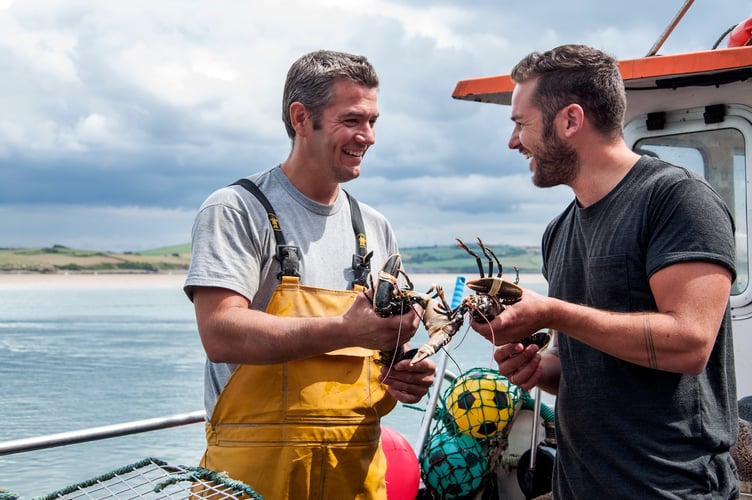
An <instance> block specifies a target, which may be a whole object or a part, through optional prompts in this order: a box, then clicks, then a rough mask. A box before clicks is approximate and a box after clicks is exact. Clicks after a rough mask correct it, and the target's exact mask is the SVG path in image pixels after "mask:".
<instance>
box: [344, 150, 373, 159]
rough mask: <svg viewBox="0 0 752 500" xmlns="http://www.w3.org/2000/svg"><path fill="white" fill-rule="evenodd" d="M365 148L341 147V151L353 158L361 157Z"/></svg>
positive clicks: (364, 152)
mask: <svg viewBox="0 0 752 500" xmlns="http://www.w3.org/2000/svg"><path fill="white" fill-rule="evenodd" d="M366 149H368V148H366ZM366 149H343V150H342V152H343V153H345V154H346V155H347V156H353V157H355V158H363V156H364V155H365V154H366Z"/></svg>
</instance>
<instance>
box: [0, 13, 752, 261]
mask: <svg viewBox="0 0 752 500" xmlns="http://www.w3.org/2000/svg"><path fill="white" fill-rule="evenodd" d="M676 9H677V6H675V5H673V4H670V3H668V2H648V1H647V0H637V1H635V2H631V3H620V4H613V3H603V2H596V1H595V0H574V1H571V2H548V3H546V8H545V9H543V8H541V7H540V4H539V3H536V2H528V3H520V4H515V6H514V8H511V7H510V6H509V4H505V3H503V2H497V1H491V0H479V1H477V2H473V3H472V4H468V3H466V2H458V1H454V0H443V1H437V2H431V3H430V4H426V3H425V2H422V1H418V0H371V1H368V0H365V1H362V2H348V1H345V0H318V1H311V0H308V1H304V0H282V1H278V2H267V3H263V2H241V1H232V0H217V1H212V2H209V1H205V0H160V1H158V2H155V1H153V0H149V1H146V0H133V1H129V2H101V1H98V0H25V1H23V2H12V1H9V0H5V1H1V0H0V73H2V75H3V78H2V79H1V80H0V109H2V110H3V112H2V113H0V176H1V177H0V209H2V212H1V213H2V216H3V219H4V220H3V221H2V222H0V224H1V225H0V228H2V233H0V234H2V240H3V241H2V242H0V244H3V245H8V244H10V243H11V242H12V244H13V245H20V246H24V245H31V244H32V242H34V244H37V243H44V244H64V245H68V246H75V244H74V243H76V244H84V243H86V246H90V247H94V248H106V249H109V250H118V249H122V250H134V249H137V248H145V247H144V245H145V244H147V243H146V242H149V243H148V244H149V245H154V246H163V245H171V244H176V243H182V242H186V241H188V239H189V231H190V225H189V224H186V223H185V221H186V220H187V219H190V217H189V216H188V215H189V214H192V213H195V210H196V209H197V208H198V206H199V205H200V203H201V202H202V201H203V199H204V198H205V197H206V196H207V195H208V194H209V193H210V192H211V191H213V190H214V189H216V188H217V187H220V186H222V185H225V184H228V183H230V182H232V181H234V180H235V179H237V178H239V177H241V176H245V175H248V174H250V173H252V172H256V171H260V170H263V169H266V168H269V167H272V166H274V165H276V164H278V163H279V162H281V161H282V160H284V158H285V157H286V156H287V154H288V152H289V147H290V144H289V141H288V139H287V137H286V135H285V132H284V127H283V125H282V123H281V119H280V116H281V109H280V107H281V93H282V85H283V82H284V77H285V74H286V72H287V69H288V68H289V66H290V64H291V63H292V62H293V60H295V59H296V58H297V57H299V56H300V55H302V54H303V53H305V52H308V51H311V50H316V49H320V48H329V49H335V50H344V51H347V52H354V53H361V54H365V55H367V56H368V58H369V59H370V60H371V61H372V62H373V64H374V66H375V67H376V69H377V71H378V72H379V76H380V80H381V88H380V93H379V108H380V112H381V117H380V119H379V123H378V125H377V144H376V146H375V147H373V148H372V149H371V150H369V152H368V155H367V157H366V160H365V163H364V168H363V175H362V178H361V179H359V180H357V181H355V182H353V183H350V184H349V185H348V186H347V188H348V190H350V191H351V192H353V193H354V194H355V195H356V196H357V197H358V198H359V199H361V200H362V201H364V202H366V203H369V204H371V205H373V206H375V207H377V208H379V209H380V210H382V211H383V212H384V213H386V214H387V215H388V216H389V217H390V219H391V221H392V224H393V226H394V228H395V231H396V232H397V235H398V237H399V239H400V241H401V242H402V244H403V245H405V244H406V243H409V244H412V243H413V242H425V243H428V244H436V243H438V244H442V243H444V242H447V241H449V242H451V241H453V238H454V237H455V236H461V235H464V234H466V233H472V234H470V235H469V236H468V237H470V238H472V237H474V236H475V235H476V233H477V235H484V238H485V239H488V241H494V240H497V241H499V242H515V243H525V244H533V245H535V244H538V242H539V238H540V232H541V231H542V228H543V226H544V225H545V223H546V221H547V220H548V219H550V218H551V217H552V216H553V215H554V214H555V213H557V212H558V211H559V210H561V208H563V206H564V205H565V204H566V203H568V202H569V201H570V199H571V194H570V193H569V192H568V191H567V190H566V189H563V190H554V191H553V193H555V194H552V193H549V192H541V190H539V189H537V188H535V187H533V186H532V185H531V183H530V181H529V172H528V171H527V165H526V162H525V161H524V160H522V159H521V157H520V156H519V155H517V154H516V153H512V152H510V151H508V150H507V147H506V142H507V139H508V135H509V133H510V131H511V122H510V121H509V114H508V113H509V110H508V109H507V108H505V107H502V106H493V105H484V104H478V103H470V102H464V101H455V100H453V99H452V98H451V93H452V91H453V89H454V86H455V85H456V83H457V82H458V81H459V80H462V79H466V78H474V77H481V76H487V75H494V74H501V73H506V72H508V71H509V70H510V69H511V67H512V66H513V65H514V63H515V62H516V61H517V60H518V59H519V58H520V57H522V56H523V55H525V54H526V53H528V52H529V51H532V50H545V49H548V48H550V47H552V46H554V45H558V44H560V43H567V42H578V43H589V44H592V45H595V46H598V47H600V48H602V49H604V50H606V51H608V52H610V53H612V54H614V55H616V56H617V57H619V58H631V57H639V56H642V55H644V54H645V53H646V52H647V51H648V50H649V49H650V47H651V46H652V45H653V43H654V42H655V40H656V39H658V37H659V36H660V34H661V33H662V32H663V30H664V28H665V26H666V25H667V24H668V23H669V21H670V20H671V18H672V17H673V16H674V14H675V12H676ZM751 10H752V5H751V2H749V1H748V0H731V1H730V2H728V3H727V5H726V6H725V8H724V9H718V8H715V7H713V6H710V5H708V4H703V3H698V4H697V5H695V6H693V8H692V9H690V10H689V12H688V14H687V15H686V16H685V19H684V21H683V22H682V23H681V24H680V25H679V27H678V28H677V29H676V30H675V32H674V34H672V37H671V38H670V39H669V41H668V42H667V43H666V44H665V45H664V48H663V49H662V50H663V51H668V52H677V51H681V50H693V49H697V48H709V47H710V46H711V45H712V44H713V43H714V42H715V40H716V39H717V37H718V36H720V35H721V34H722V33H723V31H724V30H725V29H726V28H728V27H730V26H731V25H732V24H734V23H736V22H738V21H740V20H741V18H743V17H744V16H745V15H747V14H748V13H749V12H750V11H751ZM647 12H650V15H646V13H647ZM104 214H106V216H105V215H104ZM108 218H109V219H111V220H118V221H119V224H120V225H121V226H122V227H123V228H125V227H128V228H131V229H128V230H127V231H126V230H120V229H117V228H116V226H114V225H112V224H109V225H108V224H106V223H105V222H104V221H105V220H107V219H108ZM170 218H174V224H170V222H169V221H170ZM84 220H85V221H87V223H86V224H81V223H80V221H84ZM18 221H23V224H22V223H21V222H18ZM100 221H101V222H100ZM437 222H441V224H442V225H438V224H437ZM139 227H140V228H141V229H140V230H139V229H138V228H139ZM168 227H171V228H173V229H172V230H167V229H165V228H168ZM177 228H180V230H177ZM485 235H497V236H485ZM98 241H99V242H100V243H98Z"/></svg>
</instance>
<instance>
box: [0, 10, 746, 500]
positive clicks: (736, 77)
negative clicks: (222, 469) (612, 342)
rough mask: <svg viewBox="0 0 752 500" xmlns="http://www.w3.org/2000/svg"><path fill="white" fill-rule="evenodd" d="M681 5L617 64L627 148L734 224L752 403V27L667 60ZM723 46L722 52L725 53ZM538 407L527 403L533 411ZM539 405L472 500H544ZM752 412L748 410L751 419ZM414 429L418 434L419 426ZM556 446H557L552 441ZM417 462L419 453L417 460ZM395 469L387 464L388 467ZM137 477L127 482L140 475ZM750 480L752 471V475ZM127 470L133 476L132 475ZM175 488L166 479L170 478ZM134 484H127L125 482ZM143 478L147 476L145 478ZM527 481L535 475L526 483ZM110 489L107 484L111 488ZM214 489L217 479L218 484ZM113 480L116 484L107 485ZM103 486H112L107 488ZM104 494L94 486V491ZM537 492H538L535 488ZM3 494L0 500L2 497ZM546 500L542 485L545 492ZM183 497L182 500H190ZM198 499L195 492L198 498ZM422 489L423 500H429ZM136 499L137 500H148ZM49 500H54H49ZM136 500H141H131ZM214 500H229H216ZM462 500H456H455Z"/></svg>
mask: <svg viewBox="0 0 752 500" xmlns="http://www.w3.org/2000/svg"><path fill="white" fill-rule="evenodd" d="M691 4H692V1H687V2H685V4H684V6H683V7H682V8H681V9H680V10H679V12H678V13H677V15H676V16H675V18H674V19H673V20H672V21H671V23H670V24H669V25H668V27H667V29H666V30H665V32H664V33H663V34H662V35H661V37H660V38H659V40H658V41H657V42H656V44H655V45H654V46H653V47H652V48H651V49H650V51H649V52H648V53H647V55H646V56H645V57H641V58H638V59H630V60H623V61H621V62H620V69H621V73H622V75H623V78H624V82H625V87H626V90H627V100H628V105H627V114H626V118H625V138H626V140H627V143H628V144H629V145H630V146H631V147H632V148H633V149H634V150H635V151H642V152H649V153H650V154H654V155H657V156H659V157H661V158H663V159H666V160H668V161H671V162H674V163H677V164H680V165H683V166H685V167H688V168H690V169H692V170H694V171H696V172H697V173H699V174H700V175H702V176H703V177H704V178H705V179H707V180H708V181H709V183H710V184H711V185H712V186H713V187H714V188H715V189H716V190H717V191H718V192H719V193H720V194H721V195H722V197H723V198H724V200H725V201H726V203H727V204H728V206H729V208H730V209H731V211H732V212H733V214H734V217H735V221H736V231H737V232H736V245H737V246H736V251H737V262H736V268H737V279H736V281H735V282H734V284H733V288H732V291H731V296H730V303H731V308H732V315H733V329H734V333H733V334H734V349H735V357H736V370H737V373H736V379H737V387H738V397H739V398H740V400H741V399H742V398H750V400H752V363H750V362H749V361H748V358H750V357H752V279H751V276H752V269H750V261H751V260H752V259H750V257H751V255H750V254H751V253H752V240H751V239H750V237H751V235H750V215H752V211H751V207H752V188H750V180H752V18H749V19H747V20H746V21H742V22H740V23H739V24H738V25H736V26H732V27H730V28H729V30H728V31H727V32H726V33H723V34H719V39H718V41H717V43H716V46H715V47H712V48H709V49H708V50H703V51H697V52H691V53H682V54H672V55H661V54H659V51H660V48H661V46H662V45H663V43H664V42H665V40H666V39H667V38H668V36H669V35H670V33H671V31H673V29H674V27H675V26H676V24H678V23H679V21H680V20H681V18H682V17H683V15H684V14H685V13H686V11H687V10H688V9H689V7H690V6H691ZM723 42H725V44H724V46H723V47H722V48H719V46H720V45H721V44H722V43H723ZM513 88H514V84H513V82H512V81H511V79H510V77H509V76H508V75H496V76H486V77H479V78H471V79H467V80H462V81H460V82H458V83H457V85H456V88H455V89H454V92H453V94H452V97H453V98H455V99H460V100H467V101H475V102H483V103H492V104H500V105H509V104H510V102H511V95H512V90H513ZM438 356H439V358H437V359H438V360H439V362H438V363H437V364H438V365H439V370H440V371H441V372H442V375H444V376H437V382H436V386H435V387H434V388H433V389H432V391H431V398H430V399H429V401H428V408H427V410H428V411H427V413H426V415H427V416H425V417H423V425H422V427H421V436H420V438H419V441H418V443H416V444H415V446H414V448H415V449H416V450H423V449H424V446H425V444H426V442H427V440H428V439H429V438H430V433H431V431H432V429H431V427H432V422H435V420H436V419H435V418H430V417H432V416H436V414H437V413H439V412H440V410H441V406H442V404H443V401H441V398H440V397H439V395H440V394H441V383H442V382H443V381H445V380H449V381H452V380H453V379H454V376H453V375H452V374H449V373H448V372H446V370H445V368H446V363H445V360H446V358H445V356H444V354H441V353H440V354H439V355H438ZM531 399H532V397H530V398H528V400H527V402H528V403H529V401H530V400H531ZM539 404H540V395H539V394H536V397H535V399H534V404H533V405H532V406H531V405H530V404H528V405H527V407H524V406H523V409H522V410H520V411H517V412H516V414H515V418H514V422H513V425H509V426H508V427H509V429H508V434H507V435H506V436H505V441H504V446H503V448H502V449H500V450H499V451H500V455H501V456H500V457H497V460H496V461H495V462H494V463H495V464H496V467H495V478H496V481H495V484H494V487H493V488H491V489H486V490H485V491H483V492H479V493H477V495H475V498H483V499H490V498H499V499H525V498H532V497H533V496H537V495H538V494H540V493H543V491H532V490H533V489H534V488H533V486H531V484H524V483H525V477H526V475H527V473H529V472H531V471H532V472H534V473H537V476H536V477H535V478H534V480H535V481H537V482H538V483H539V482H540V478H541V477H543V478H544V479H545V477H546V468H547V467H550V462H551V460H550V459H551V454H552V453H555V450H554V448H555V442H553V443H552V442H551V441H552V437H551V434H550V428H551V425H550V422H549V421H548V420H549V418H550V417H547V416H544V415H543V412H541V411H539V410H540V407H539ZM543 407H544V408H545V405H543ZM750 411H752V409H751V410H750ZM203 421H204V412H203V411H197V412H193V413H187V414H182V415H173V416H170V417H163V418H155V419H149V420H144V421H138V422H130V423H125V424H115V425H111V426H104V427H98V428H94V429H84V430H81V431H75V432H65V433H60V434H55V435H50V436H39V437H34V438H26V439H18V440H14V441H6V442H3V443H0V455H7V454H13V453H22V452H24V453H25V452H33V451H34V450H38V449H42V448H50V447H54V446H68V445H74V444H76V443H80V442H84V441H91V440H97V439H105V438H110V437H116V436H122V435H125V434H133V433H140V432H147V431H155V430H159V429H165V428H169V427H174V426H178V425H187V424H197V423H201V422H203ZM416 427H418V424H417V422H416ZM554 441H555V440H554ZM419 454H421V453H420V451H419ZM387 458H388V459H389V457H387ZM146 466H148V467H150V468H153V469H157V470H158V471H159V472H160V473H164V477H163V476H162V475H160V479H159V482H158V483H157V484H158V485H160V484H161V485H165V484H169V485H171V484H176V483H178V482H179V479H180V478H183V479H184V478H185V476H186V474H189V473H190V471H185V470H184V469H182V468H174V467H171V466H168V465H165V464H162V463H160V462H159V461H158V460H150V461H148V463H147V464H146ZM141 467H142V466H141V465H139V467H131V468H130V469H133V470H131V471H130V472H128V474H135V472H134V471H136V470H137V469H141ZM749 467H750V472H751V473H752V464H750V465H749ZM130 469H129V470H130ZM171 475H172V477H173V478H174V477H176V475H177V476H179V477H178V479H173V480H169V479H164V478H167V477H170V476H171ZM128 477H131V476H128ZM140 477H142V476H140ZM528 477H529V475H528ZM105 479H106V478H105ZM215 479H216V478H215ZM106 480H110V481H111V480H112V478H109V479H106ZM103 482H106V481H103ZM97 484H98V483H97ZM535 486H536V487H537V488H538V489H540V485H539V484H538V485H535ZM751 487H752V484H750V483H746V482H744V481H743V482H742V484H741V489H742V492H743V493H742V496H743V497H746V498H752V493H751V490H750V488H751ZM1 488H2V485H0V498H13V497H12V496H11V495H8V494H6V497H3V495H4V494H3V492H2V491H1ZM88 488H89V490H88V492H86V493H80V494H79V492H73V491H68V492H63V493H62V494H61V495H59V496H56V497H54V498H78V497H82V498H118V496H117V495H113V494H112V493H111V492H112V488H110V489H104V488H103V489H97V490H96V491H97V492H102V494H97V493H96V492H93V491H94V490H92V489H91V487H90V486H89V487H88ZM543 489H544V490H545V485H544V487H543ZM164 491H165V489H164V488H163V489H162V490H159V491H157V492H156V493H155V492H154V490H151V489H150V490H149V493H150V494H151V495H152V496H151V497H157V498H163V497H166V496H167V495H166V494H165V493H164ZM185 491H190V487H189V489H188V490H180V492H179V493H178V496H181V497H182V498H184V497H185ZM193 491H195V490H193ZM231 493H232V494H228V495H227V496H226V497H227V498H230V497H231V496H232V497H233V498H235V497H241V496H242V493H243V491H241V490H238V489H235V490H233V491H232V492H231ZM427 495H428V493H427V492H426V490H425V489H424V488H421V490H420V491H419V493H418V495H417V497H418V498H430V496H427ZM146 496H147V495H144V496H138V498H142V497H146ZM50 498H53V497H50ZM128 498H135V497H130V496H129V497H128ZM214 498H225V496H215V497H214ZM450 498H456V497H450Z"/></svg>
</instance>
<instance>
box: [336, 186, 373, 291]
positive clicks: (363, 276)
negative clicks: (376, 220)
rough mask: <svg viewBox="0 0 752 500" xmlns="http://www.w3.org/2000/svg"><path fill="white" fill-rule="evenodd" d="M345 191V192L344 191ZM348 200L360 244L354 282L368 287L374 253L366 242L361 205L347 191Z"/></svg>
mask: <svg viewBox="0 0 752 500" xmlns="http://www.w3.org/2000/svg"><path fill="white" fill-rule="evenodd" d="M343 191H345V190H344V189H343ZM345 194H346V195H347V200H348V201H349V202H350V218H351V219H352V225H353V231H354V232H355V241H356V243H357V244H358V253H356V254H355V255H353V262H352V268H353V271H354V272H355V280H354V282H355V283H357V284H358V285H363V286H367V285H368V276H369V275H370V274H371V257H372V256H373V252H369V251H368V241H367V240H366V228H365V225H364V224H363V216H362V215H361V214H360V205H358V200H356V199H355V198H353V197H352V196H350V193H348V192H347V191H345Z"/></svg>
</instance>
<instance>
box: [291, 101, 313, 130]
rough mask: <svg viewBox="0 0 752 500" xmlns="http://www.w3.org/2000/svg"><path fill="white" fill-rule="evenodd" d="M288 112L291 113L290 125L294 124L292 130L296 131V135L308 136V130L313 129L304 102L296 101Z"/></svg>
mask: <svg viewBox="0 0 752 500" xmlns="http://www.w3.org/2000/svg"><path fill="white" fill-rule="evenodd" d="M288 112H289V113H290V123H292V128H293V129H295V134H296V135H299V136H302V137H305V136H306V135H307V133H306V130H307V129H308V130H311V129H312V128H313V127H311V126H310V125H311V119H310V118H311V117H310V115H309V114H308V110H307V109H306V107H305V106H304V105H303V103H302V102H298V101H295V102H294V103H292V104H290V109H289V110H288Z"/></svg>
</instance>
